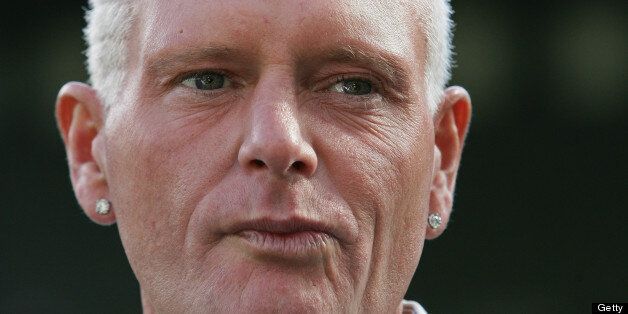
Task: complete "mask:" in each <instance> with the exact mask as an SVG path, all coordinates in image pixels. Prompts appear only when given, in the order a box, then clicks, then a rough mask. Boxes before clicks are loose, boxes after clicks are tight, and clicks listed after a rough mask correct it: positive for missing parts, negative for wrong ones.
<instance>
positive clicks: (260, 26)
mask: <svg viewBox="0 0 628 314" xmlns="http://www.w3.org/2000/svg"><path fill="white" fill-rule="evenodd" d="M422 11H424V9H422V8H421V5H420V2H419V1H411V2H401V1H382V2H380V1H359V0H356V1H346V0H345V1H331V0H325V1H259V0H252V1H238V0H229V1H207V0H183V1H146V2H145V3H143V5H142V6H141V10H140V23H139V24H140V25H141V26H140V27H139V30H140V32H139V34H138V35H139V37H140V38H139V39H140V45H141V46H140V47H139V48H140V49H141V54H140V55H142V56H152V55H156V54H160V53H163V52H164V51H171V50H177V49H179V50H180V49H190V50H194V49H202V48H204V47H207V46H221V47H234V48H237V49H238V50H242V51H249V52H251V53H252V54H253V53H267V54H270V55H271V56H272V57H273V59H276V60H274V61H277V62H281V60H280V59H281V58H286V57H289V55H290V54H299V53H303V52H304V51H307V52H309V51H312V50H316V49H321V50H323V49H328V48H330V47H329V46H333V45H339V46H348V45H350V46H352V47H356V48H357V49H359V50H364V49H366V50H368V49H375V50H381V51H384V52H386V53H390V54H391V55H395V56H399V57H400V58H403V59H405V60H407V61H408V63H410V64H417V65H418V63H419V62H418V61H421V60H417V59H424V50H425V49H424V47H425V45H424V41H425V40H424V39H425V34H424V28H423V27H422V26H421V25H422V23H421V21H422V16H424V12H422ZM271 62H273V61H271Z"/></svg>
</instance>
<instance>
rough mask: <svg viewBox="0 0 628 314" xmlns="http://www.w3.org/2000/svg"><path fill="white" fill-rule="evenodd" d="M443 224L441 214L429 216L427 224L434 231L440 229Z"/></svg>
mask: <svg viewBox="0 0 628 314" xmlns="http://www.w3.org/2000/svg"><path fill="white" fill-rule="evenodd" d="M442 222H443V219H442V218H440V215H439V214H435V213H433V214H430V215H429V216H427V223H428V224H429V225H430V227H431V228H432V229H438V227H440V224H441V223H442Z"/></svg>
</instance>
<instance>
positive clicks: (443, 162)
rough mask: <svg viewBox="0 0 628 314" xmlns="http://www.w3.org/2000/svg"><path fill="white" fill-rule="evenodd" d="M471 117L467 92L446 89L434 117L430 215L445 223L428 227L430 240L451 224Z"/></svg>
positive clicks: (455, 87) (454, 88) (456, 87)
mask: <svg viewBox="0 0 628 314" xmlns="http://www.w3.org/2000/svg"><path fill="white" fill-rule="evenodd" d="M470 118H471V99H470V97H469V94H468V93H467V91H466V90H464V88H462V87H458V86H454V87H450V88H448V89H446V90H445V93H444V96H443V100H442V102H441V103H440V106H439V110H438V112H437V113H436V114H435V116H434V136H435V139H434V172H433V177H432V186H431V191H430V204H429V205H430V212H429V213H428V214H435V215H438V216H440V217H441V224H440V226H439V227H438V228H431V227H429V226H428V227H427V228H426V231H425V232H426V238H427V239H434V238H436V237H438V236H439V235H441V234H442V233H443V231H444V230H445V229H446V227H447V223H448V222H449V217H450V215H451V211H452V207H453V197H454V188H455V184H456V175H457V173H458V168H459V166H460V158H461V156H462V148H463V145H464V139H465V137H466V134H467V130H468V127H469V121H470ZM428 225H429V224H428Z"/></svg>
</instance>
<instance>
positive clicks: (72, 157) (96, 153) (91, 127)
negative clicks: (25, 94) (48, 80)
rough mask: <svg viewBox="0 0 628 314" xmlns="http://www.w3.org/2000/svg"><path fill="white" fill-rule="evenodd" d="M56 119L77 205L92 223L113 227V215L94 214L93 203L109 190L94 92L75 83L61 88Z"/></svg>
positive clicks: (99, 112)
mask: <svg viewBox="0 0 628 314" xmlns="http://www.w3.org/2000/svg"><path fill="white" fill-rule="evenodd" d="M56 118H57V124H58V126H59V131H60V132H61V137H62V138H63V142H64V144H65V148H66V153H67V156H68V165H69V168H70V179H71V181H72V186H73V188H74V193H75V195H76V198H77V200H78V202H79V204H80V205H81V207H82V208H83V211H84V212H85V213H86V214H87V216H88V217H89V218H90V219H91V220H92V221H94V222H96V223H98V224H102V225H110V224H113V223H115V214H114V213H113V211H110V212H109V213H108V214H106V215H101V214H97V213H96V202H97V201H98V200H99V199H103V198H108V196H109V195H108V194H109V188H108V186H107V180H106V177H105V174H104V172H103V170H104V169H105V165H104V164H103V161H104V160H105V158H104V153H105V152H104V146H103V145H104V143H103V139H104V135H103V133H102V132H101V130H102V123H103V108H102V106H101V103H100V101H99V99H98V97H97V95H96V92H95V90H94V89H93V88H91V87H90V86H89V85H86V84H83V83H77V82H71V83H68V84H66V85H65V86H63V88H61V91H60V92H59V96H58V97H57V104H56ZM100 155H103V156H100Z"/></svg>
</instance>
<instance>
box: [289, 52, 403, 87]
mask: <svg viewBox="0 0 628 314" xmlns="http://www.w3.org/2000/svg"><path fill="white" fill-rule="evenodd" d="M311 53H312V52H307V53H306V54H304V55H301V56H300V57H299V60H303V64H306V66H305V68H306V69H308V70H309V69H312V68H315V67H317V66H319V65H320V64H322V63H341V64H343V63H345V64H354V65H358V66H364V67H366V68H367V69H372V70H374V71H375V72H376V73H378V74H380V75H382V76H384V78H385V79H386V80H387V83H389V84H392V85H393V86H395V87H398V88H404V87H406V86H407V85H408V84H409V82H410V74H409V73H408V71H407V70H406V69H408V68H409V67H410V65H409V64H407V63H405V62H403V61H402V58H401V57H399V56H397V55H394V54H393V53H391V52H386V51H380V50H375V49H362V48H359V47H357V46H353V45H343V46H340V47H332V48H331V49H326V50H323V51H322V53H321V52H313V54H314V55H312V56H310V55H309V54H311ZM306 72H309V71H306Z"/></svg>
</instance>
